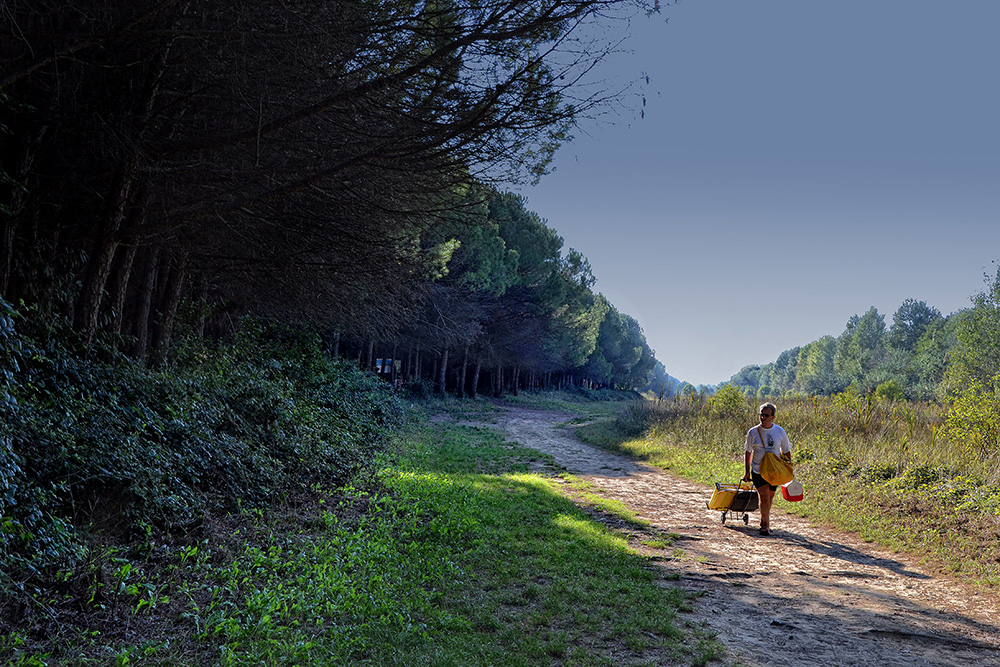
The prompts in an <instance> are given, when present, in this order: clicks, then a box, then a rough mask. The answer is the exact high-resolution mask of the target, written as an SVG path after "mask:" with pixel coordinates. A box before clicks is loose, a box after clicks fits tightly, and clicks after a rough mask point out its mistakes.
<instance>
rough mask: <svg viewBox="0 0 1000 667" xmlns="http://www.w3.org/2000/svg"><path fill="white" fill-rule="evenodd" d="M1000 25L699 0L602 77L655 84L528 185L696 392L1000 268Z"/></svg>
mask: <svg viewBox="0 0 1000 667" xmlns="http://www.w3.org/2000/svg"><path fill="white" fill-rule="evenodd" d="M665 19H669V21H665ZM998 26H1000V2H997V0H956V1H955V2H953V3H946V4H942V3H938V2H928V1H924V0H905V1H904V0H867V1H864V2H862V1H858V0H842V1H841V2H836V3H833V2H810V1H807V0H756V1H753V0H684V1H683V2H681V3H679V4H677V5H674V6H669V7H665V8H664V10H663V13H662V15H661V16H659V17H653V18H652V19H650V20H638V21H635V22H633V24H632V26H631V28H630V33H631V36H630V38H629V41H628V42H627V43H626V44H625V45H624V48H626V49H628V52H622V53H618V54H615V55H614V56H613V57H611V58H609V59H608V60H607V61H605V62H604V63H603V64H602V65H601V67H600V69H599V71H598V74H599V75H600V76H602V77H604V78H605V79H606V80H607V81H608V82H609V84H610V85H617V86H620V85H624V84H626V83H628V82H629V81H632V80H636V79H639V78H640V77H642V76H643V75H648V76H649V83H648V84H646V83H645V82H644V81H643V82H642V83H641V84H639V85H637V86H634V87H633V88H632V90H631V92H629V93H627V94H626V95H625V97H624V98H623V100H624V102H625V104H626V108H625V109H624V110H623V111H622V112H621V113H619V114H617V115H608V116H605V117H603V118H601V119H598V120H595V121H589V122H584V123H583V125H582V127H581V128H580V130H579V131H577V132H576V138H575V139H574V141H573V142H572V143H570V144H567V145H566V146H564V147H563V148H562V149H561V150H560V152H559V154H558V155H557V157H556V160H555V162H554V167H555V170H554V172H553V173H551V174H549V175H548V176H546V177H544V178H543V179H542V182H541V183H540V184H539V185H537V186H534V187H525V188H521V189H520V190H518V191H519V192H521V193H522V194H524V195H525V196H526V197H527V199H528V207H529V208H530V209H531V210H533V211H535V212H537V213H538V214H539V215H540V216H542V217H543V218H545V219H546V220H547V221H548V224H549V225H550V226H551V227H553V228H554V229H555V230H556V231H557V232H558V233H559V234H560V235H561V236H562V237H563V238H564V239H565V245H566V247H567V248H575V249H577V250H579V251H580V252H582V253H583V254H584V255H586V256H587V257H588V258H589V259H590V262H591V265H592V266H593V270H594V274H595V275H596V276H597V286H596V289H597V290H598V291H600V292H602V293H604V294H605V295H606V296H607V297H608V299H609V300H610V301H611V302H612V303H614V304H615V305H616V306H617V307H618V308H619V309H620V310H622V311H624V312H626V313H629V314H630V315H632V316H634V317H635V318H636V319H637V320H638V321H639V323H640V324H641V325H642V326H643V330H644V331H645V333H646V338H647V340H648V341H649V344H650V346H651V347H652V348H653V349H654V350H655V351H656V355H657V358H658V359H659V360H660V361H662V362H663V363H664V364H665V365H666V367H667V371H668V372H669V373H670V374H671V375H673V376H675V377H678V378H680V379H682V380H686V381H689V382H692V383H694V384H701V383H704V384H715V383H718V382H722V381H725V380H728V379H729V377H731V376H732V375H733V374H734V373H735V372H736V371H738V370H739V369H740V368H742V367H743V366H745V365H748V364H753V363H761V364H762V363H767V362H770V361H773V360H774V359H775V358H776V357H777V356H778V354H779V353H781V352H782V351H783V350H786V349H789V348H792V347H795V346H797V345H804V344H806V343H808V342H810V341H813V340H816V339H818V338H820V337H821V336H824V335H827V334H831V335H837V334H839V333H840V332H841V331H843V329H844V325H845V323H846V322H847V320H848V318H849V317H850V316H851V315H854V314H862V313H864V312H865V311H866V310H868V308H869V307H871V306H875V307H876V308H878V310H879V312H881V313H882V314H883V315H884V316H885V318H886V323H887V324H891V322H892V314H893V312H895V310H896V308H898V307H899V305H900V304H901V303H902V302H903V300H904V299H907V298H915V299H918V300H922V301H926V302H927V303H928V304H929V305H932V306H934V307H936V308H938V309H939V310H941V311H942V312H943V313H945V314H948V313H951V312H954V311H956V310H959V309H961V308H965V307H967V306H968V305H969V303H970V301H969V299H970V297H971V296H972V295H973V294H975V293H977V292H979V291H981V290H982V289H983V288H984V282H983V276H984V273H989V274H991V275H992V274H993V273H995V271H996V268H997V265H996V264H994V260H1000V224H998V223H1000V125H998V123H1000V120H998V119H1000V85H998V83H1000V73H998V69H1000V39H998V38H997V36H996V35H997V29H998ZM642 95H644V96H645V98H646V105H645V107H644V108H643V107H642V106H641V102H640V101H639V100H640V99H641V96H642ZM639 109H643V110H644V112H645V117H640V115H639Z"/></svg>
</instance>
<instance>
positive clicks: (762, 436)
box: [743, 403, 792, 535]
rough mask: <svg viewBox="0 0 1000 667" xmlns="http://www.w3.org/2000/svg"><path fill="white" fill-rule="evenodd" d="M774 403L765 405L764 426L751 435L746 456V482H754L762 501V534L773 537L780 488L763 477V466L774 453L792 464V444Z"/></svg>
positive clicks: (761, 414)
mask: <svg viewBox="0 0 1000 667" xmlns="http://www.w3.org/2000/svg"><path fill="white" fill-rule="evenodd" d="M777 410H778V409H777V408H776V407H775V406H774V403H764V404H763V405H762V406H760V424H758V425H757V426H754V427H753V428H751V429H750V430H749V431H747V443H746V454H745V455H744V457H743V458H744V463H745V469H746V472H745V474H744V475H743V481H744V482H750V481H752V482H753V485H754V486H755V487H756V488H757V495H758V496H759V497H760V534H761V535H770V534H771V505H772V504H773V503H774V492H775V491H777V490H778V487H777V485H775V484H771V483H770V482H768V481H767V480H766V479H764V478H763V477H761V475H760V462H761V461H763V460H764V454H766V453H768V452H773V453H774V454H775V455H777V456H780V457H781V458H783V459H785V460H786V461H788V462H789V463H790V462H791V460H792V443H791V441H790V440H789V439H788V434H787V433H785V429H783V428H781V427H780V426H778V425H777V424H775V423H774V414H775V412H777Z"/></svg>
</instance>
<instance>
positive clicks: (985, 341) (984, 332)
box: [944, 270, 1000, 394]
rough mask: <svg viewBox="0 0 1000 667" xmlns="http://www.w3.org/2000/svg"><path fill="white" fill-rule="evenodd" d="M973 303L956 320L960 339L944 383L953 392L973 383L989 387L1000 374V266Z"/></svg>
mask: <svg viewBox="0 0 1000 667" xmlns="http://www.w3.org/2000/svg"><path fill="white" fill-rule="evenodd" d="M972 304H973V306H972V308H970V309H969V310H967V311H966V312H965V313H964V314H963V316H962V317H961V318H959V320H958V322H957V324H956V329H955V336H956V343H955V346H954V347H953V348H952V349H951V350H950V352H949V355H948V358H949V363H948V366H947V369H946V371H945V374H944V384H945V390H946V391H947V392H949V393H952V394H958V393H959V392H960V391H961V390H962V389H963V388H965V387H968V386H971V385H972V384H973V383H978V384H979V385H981V386H984V387H988V386H989V385H990V383H991V382H992V380H993V378H994V377H996V376H997V375H998V374H1000V270H998V271H997V274H996V276H995V277H994V278H993V279H992V280H991V281H990V282H988V283H987V288H986V289H985V290H984V291H982V292H980V293H979V294H977V295H976V296H974V297H973V298H972Z"/></svg>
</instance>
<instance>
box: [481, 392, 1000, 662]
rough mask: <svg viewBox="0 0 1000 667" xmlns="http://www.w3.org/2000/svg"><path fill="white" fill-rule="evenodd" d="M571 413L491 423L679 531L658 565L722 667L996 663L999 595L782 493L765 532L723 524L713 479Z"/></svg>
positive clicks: (537, 413)
mask: <svg viewBox="0 0 1000 667" xmlns="http://www.w3.org/2000/svg"><path fill="white" fill-rule="evenodd" d="M571 417H572V415H568V414H564V413H559V412H552V411H546V410H532V409H526V408H511V409H509V410H508V411H507V412H506V413H505V414H504V415H502V416H501V417H499V419H498V422H499V425H500V426H501V427H502V428H503V429H505V430H506V431H507V432H508V433H509V435H510V437H511V439H513V440H515V441H517V442H518V443H520V444H522V445H524V446H527V447H531V448H532V449H537V450H539V451H542V452H545V453H547V454H550V455H552V456H553V457H554V458H555V460H556V462H557V463H558V464H559V465H560V466H562V467H564V468H565V469H566V471H567V472H569V473H572V474H573V475H577V476H579V477H581V478H583V479H586V480H588V481H590V482H591V483H593V484H594V485H595V486H596V487H598V488H599V489H600V493H601V494H602V495H603V496H605V497H608V498H612V499H615V500H618V501H621V502H623V503H624V504H625V505H627V506H628V507H629V508H630V509H631V510H632V511H634V512H635V513H636V514H638V515H639V516H640V517H642V518H643V519H645V520H647V521H649V522H650V523H651V524H652V526H653V527H654V528H655V529H657V530H658V531H667V532H671V533H677V534H679V535H680V536H681V539H680V540H678V541H677V542H676V544H674V546H673V547H671V549H670V552H671V553H670V554H667V555H666V556H665V557H663V558H662V559H660V560H658V561H657V563H658V565H659V566H661V567H662V568H663V569H664V570H665V574H675V575H679V576H680V583H679V585H681V586H683V587H684V588H686V589H689V590H692V591H697V592H700V593H702V595H701V596H700V597H698V598H697V599H696V601H695V611H694V614H693V615H694V617H695V619H694V621H695V622H703V623H704V624H706V625H707V626H708V627H709V628H710V629H711V630H712V631H714V632H715V633H717V635H718V638H719V639H720V640H721V641H722V642H723V643H724V644H725V645H726V647H727V649H728V651H729V656H728V658H727V664H730V665H763V664H773V665H789V666H796V665H803V666H808V667H822V666H825V665H839V666H847V665H942V666H944V665H947V666H949V667H953V666H956V665H980V666H984V667H985V666H992V665H997V666H1000V616H998V611H1000V600H998V598H997V596H995V595H993V594H989V593H980V592H978V591H976V590H974V589H972V588H971V587H968V586H965V585H963V584H962V583H961V582H959V581H956V580H954V579H949V578H946V577H942V576H939V575H932V574H929V573H928V572H927V571H925V570H922V569H921V568H920V566H919V565H917V564H916V562H915V560H914V559H912V558H909V557H907V556H901V555H899V554H895V553H891V552H888V551H884V550H880V549H879V548H877V547H874V546H872V545H871V544H868V543H865V542H863V541H861V540H859V539H857V538H855V537H852V536H850V535H847V534H844V533H840V532H837V531H834V530H830V529H828V528H822V527H818V526H814V525H812V524H810V523H809V522H808V521H807V520H805V519H801V518H798V517H794V516H790V515H787V514H784V513H783V512H781V504H782V503H783V502H784V501H782V500H780V499H778V500H776V501H775V511H774V513H773V515H772V520H771V523H772V527H773V528H775V530H774V531H773V532H772V534H771V536H769V537H762V536H760V535H759V534H758V527H757V526H756V525H755V524H757V523H758V522H759V519H760V517H759V514H758V513H756V512H754V513H753V514H751V516H750V525H749V526H745V525H744V524H743V522H742V520H739V521H737V520H734V519H727V522H726V524H725V525H723V524H722V523H721V521H720V517H721V514H720V513H719V512H717V511H713V510H708V509H706V507H705V501H706V500H707V499H708V498H709V497H710V496H711V491H710V489H709V488H708V487H706V486H703V485H701V484H695V483H692V482H688V481H686V480H683V479H680V478H678V477H675V476H673V475H670V474H669V473H665V472H663V471H660V470H656V469H653V468H650V467H647V466H644V465H642V464H639V463H636V462H634V461H632V460H630V459H627V458H623V457H621V456H618V455H615V454H612V453H609V452H605V451H603V450H600V449H597V448H595V447H591V446H589V445H586V444H583V443H581V442H580V441H579V440H577V439H576V438H575V437H574V436H573V432H572V431H571V430H569V429H565V428H558V427H557V425H558V424H560V423H561V422H565V421H566V420H568V419H570V418H571ZM807 492H808V490H807ZM675 549H682V550H683V555H679V556H674V555H673V554H674V550H675ZM664 585H665V586H676V585H678V581H677V580H674V579H673V578H667V577H665V578H664Z"/></svg>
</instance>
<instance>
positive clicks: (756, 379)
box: [729, 364, 761, 391]
mask: <svg viewBox="0 0 1000 667" xmlns="http://www.w3.org/2000/svg"><path fill="white" fill-rule="evenodd" d="M760 382H761V367H760V366H759V365H757V364H752V365H750V366H744V367H743V368H741V369H740V370H738V371H736V374H735V375H734V376H733V377H731V378H730V379H729V383H730V384H734V385H737V386H739V387H750V388H751V389H753V390H755V391H756V389H757V388H758V387H759V386H760Z"/></svg>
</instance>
